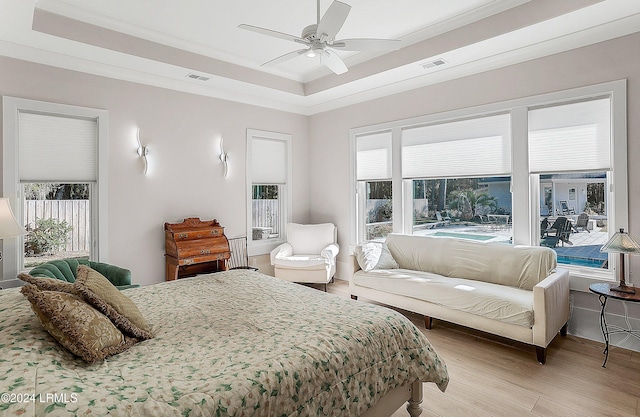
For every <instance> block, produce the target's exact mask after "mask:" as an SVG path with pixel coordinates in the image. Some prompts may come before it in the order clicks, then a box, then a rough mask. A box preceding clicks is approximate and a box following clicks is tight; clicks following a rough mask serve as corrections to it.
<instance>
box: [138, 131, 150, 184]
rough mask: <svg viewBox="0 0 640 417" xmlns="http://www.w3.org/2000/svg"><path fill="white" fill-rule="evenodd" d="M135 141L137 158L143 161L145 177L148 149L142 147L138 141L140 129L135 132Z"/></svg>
mask: <svg viewBox="0 0 640 417" xmlns="http://www.w3.org/2000/svg"><path fill="white" fill-rule="evenodd" d="M136 140H137V141H138V150H137V151H136V152H137V153H138V157H140V158H142V160H143V161H144V172H143V173H144V175H147V166H148V162H147V155H149V147H148V146H144V145H143V144H142V141H141V140H140V128H138V131H137V132H136Z"/></svg>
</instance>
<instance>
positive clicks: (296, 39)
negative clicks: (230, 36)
mask: <svg viewBox="0 0 640 417" xmlns="http://www.w3.org/2000/svg"><path fill="white" fill-rule="evenodd" d="M238 28H240V29H244V30H249V31H251V32H256V33H260V34H262V35H267V36H271V37H274V38H280V39H284V40H287V41H292V42H298V43H301V44H304V45H309V42H308V41H306V40H305V39H302V38H299V37H297V36H293V35H289V34H287V33H282V32H277V31H275V30H271V29H265V28H261V27H258V26H251V25H245V24H242V25H239V26H238Z"/></svg>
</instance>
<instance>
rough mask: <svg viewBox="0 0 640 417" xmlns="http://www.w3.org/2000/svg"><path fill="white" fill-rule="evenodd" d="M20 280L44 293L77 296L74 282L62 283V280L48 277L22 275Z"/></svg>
mask: <svg viewBox="0 0 640 417" xmlns="http://www.w3.org/2000/svg"><path fill="white" fill-rule="evenodd" d="M18 278H19V279H21V280H22V281H24V282H27V283H29V284H33V285H35V286H36V287H38V288H40V289H41V290H42V291H59V292H66V293H69V294H75V293H76V290H75V288H74V287H73V283H72V282H67V281H62V280H60V279H55V278H46V277H32V276H31V275H29V274H25V273H24V272H23V273H20V274H19V275H18Z"/></svg>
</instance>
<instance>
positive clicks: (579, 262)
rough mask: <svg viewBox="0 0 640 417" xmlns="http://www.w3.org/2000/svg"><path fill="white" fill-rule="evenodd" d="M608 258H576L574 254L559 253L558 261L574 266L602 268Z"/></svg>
mask: <svg viewBox="0 0 640 417" xmlns="http://www.w3.org/2000/svg"><path fill="white" fill-rule="evenodd" d="M605 262H606V259H593V258H574V257H572V256H562V255H558V263H559V264H565V265H574V266H585V267H588V268H602V267H603V266H602V265H603V264H604V263H605Z"/></svg>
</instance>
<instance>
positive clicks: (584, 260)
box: [350, 80, 628, 287]
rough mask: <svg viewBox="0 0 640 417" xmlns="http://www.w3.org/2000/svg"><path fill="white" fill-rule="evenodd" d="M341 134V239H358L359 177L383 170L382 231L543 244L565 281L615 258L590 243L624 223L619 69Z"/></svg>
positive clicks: (609, 267) (599, 271) (595, 274)
mask: <svg viewBox="0 0 640 417" xmlns="http://www.w3.org/2000/svg"><path fill="white" fill-rule="evenodd" d="M380 132H384V133H380ZM350 134H351V139H352V150H353V152H354V155H353V159H352V161H353V165H354V167H353V168H352V173H353V182H352V184H354V186H353V196H354V197H353V200H352V207H353V208H354V210H353V212H354V214H355V215H354V216H353V220H352V222H353V224H354V227H353V229H352V230H353V234H352V244H357V243H360V242H363V241H366V240H368V239H370V234H368V233H367V224H366V223H364V222H361V221H359V220H360V218H362V210H361V207H362V204H363V203H365V202H366V201H365V199H363V197H362V195H364V196H365V197H366V196H367V194H366V192H367V189H366V188H363V185H362V184H363V182H364V181H365V180H368V181H369V182H371V181H386V184H388V186H389V188H390V189H389V190H385V194H386V195H387V196H389V198H390V199H391V200H392V201H391V203H390V204H388V207H392V208H393V209H394V212H393V215H394V217H395V218H394V219H393V222H392V223H391V227H392V231H393V232H396V233H413V234H434V235H436V236H451V237H459V238H465V239H474V240H480V241H502V242H505V243H506V244H509V243H513V244H518V245H543V246H549V247H552V248H553V249H554V250H555V251H556V253H557V255H558V262H559V263H560V264H562V266H563V267H566V268H568V269H569V270H570V272H571V275H572V283H573V284H574V285H582V286H583V287H586V286H588V285H586V286H585V284H588V282H589V279H593V278H595V279H601V280H614V279H615V277H614V274H613V271H614V270H615V269H616V268H617V262H618V261H617V259H616V258H615V257H613V256H607V254H601V253H600V251H599V248H600V247H601V246H602V244H604V243H605V242H606V241H607V240H608V238H609V237H610V235H612V233H613V232H615V231H616V230H618V229H620V228H625V229H628V224H627V223H628V197H627V160H626V149H627V145H626V143H627V142H626V140H627V139H626V81H624V80H622V81H614V82H610V83H604V84H599V85H594V86H587V87H582V88H576V89H573V90H568V91H560V92H555V93H548V94H543V95H540V96H533V97H524V98H520V99H515V100H511V101H507V102H500V103H494V104H489V105H483V106H478V107H474V108H469V109H460V110H455V111H450V112H445V113H440V114H434V115H428V116H423V117H417V118H414V119H408V120H402V121H397V122H389V123H382V124H378V125H373V126H368V127H361V128H357V129H352V130H351V132H350ZM383 137H384V140H382V138H383ZM367 138H370V142H369V146H365V143H367V142H366V141H365V139H367ZM382 144H383V145H382ZM374 155H375V156H376V157H378V159H377V160H376V159H374V158H373V156H374ZM370 161H375V162H370ZM388 161H391V165H388ZM363 167H364V168H363ZM369 167H371V168H369ZM372 172H373V173H372ZM365 173H367V174H365ZM558 218H565V219H566V225H568V226H570V227H569V228H568V229H569V231H568V232H567V233H566V234H565V235H564V236H563V239H556V236H554V235H555V233H554V231H553V230H549V229H552V228H553V224H554V223H555V221H556V220H558ZM559 221H562V219H560V220H559ZM565 231H566V230H565ZM583 279H587V280H586V281H581V280H583Z"/></svg>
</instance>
